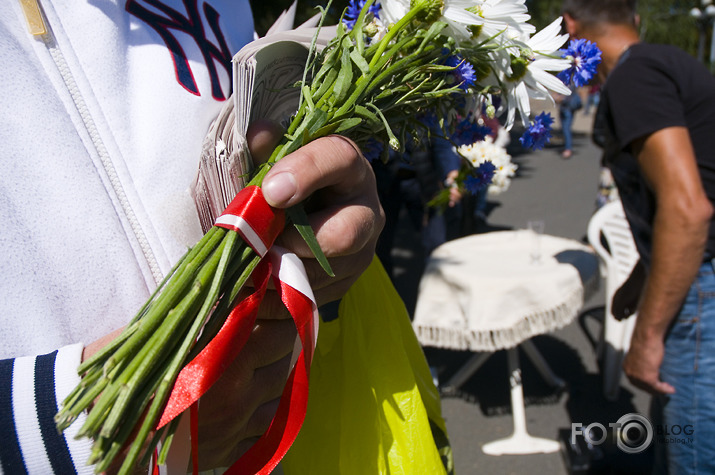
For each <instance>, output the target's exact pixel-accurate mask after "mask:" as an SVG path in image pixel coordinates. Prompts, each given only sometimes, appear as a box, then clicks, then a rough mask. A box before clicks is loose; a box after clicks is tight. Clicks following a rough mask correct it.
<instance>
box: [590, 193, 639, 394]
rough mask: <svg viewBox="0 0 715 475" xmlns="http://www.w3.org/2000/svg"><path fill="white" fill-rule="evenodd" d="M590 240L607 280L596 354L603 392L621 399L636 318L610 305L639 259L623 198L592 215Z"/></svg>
mask: <svg viewBox="0 0 715 475" xmlns="http://www.w3.org/2000/svg"><path fill="white" fill-rule="evenodd" d="M602 239H603V240H604V241H605V243H606V245H607V246H608V247H607V248H606V247H605V246H604V245H603V241H602ZM588 241H589V243H590V244H591V246H593V248H594V250H595V251H596V254H598V256H599V257H600V258H601V261H602V267H601V270H602V272H604V278H605V279H606V305H605V307H606V309H605V312H604V317H603V332H602V334H601V339H600V341H599V344H598V346H597V356H598V358H599V360H601V368H602V376H603V394H604V396H605V397H606V399H608V400H610V401H613V400H615V399H617V398H618V393H619V390H620V382H621V375H622V368H621V365H622V363H623V358H624V357H625V354H626V352H627V351H628V347H629V346H630V341H631V334H632V333H633V326H634V325H635V320H636V315H631V316H630V317H628V318H626V319H625V320H622V321H618V320H616V318H615V317H614V316H613V311H612V308H611V306H612V303H611V302H612V300H613V294H614V293H615V292H616V290H618V288H619V287H620V286H621V285H622V284H623V282H624V281H625V280H626V279H627V278H628V276H629V275H630V273H631V271H632V270H633V266H634V265H635V264H636V262H637V261H638V251H637V250H636V246H635V243H634V241H633V234H632V233H631V228H630V226H629V225H628V221H627V220H626V217H625V213H624V212H623V206H622V204H621V201H620V200H615V201H612V202H610V203H608V204H606V205H604V206H603V207H601V208H600V209H599V210H598V211H596V213H595V214H594V215H593V216H592V217H591V220H590V221H589V223H588Z"/></svg>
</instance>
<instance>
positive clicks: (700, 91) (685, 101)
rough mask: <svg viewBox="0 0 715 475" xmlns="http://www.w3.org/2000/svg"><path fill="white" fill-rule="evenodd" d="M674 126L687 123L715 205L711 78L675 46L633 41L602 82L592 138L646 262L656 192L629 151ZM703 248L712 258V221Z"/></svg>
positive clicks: (714, 119) (714, 223) (714, 245)
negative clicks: (608, 171) (600, 151)
mask: <svg viewBox="0 0 715 475" xmlns="http://www.w3.org/2000/svg"><path fill="white" fill-rule="evenodd" d="M675 126H682V127H687V128H688V130H689V132H690V138H691V141H692V143H693V147H694V149H695V157H696V161H697V164H698V169H699V171H700V178H701V180H702V182H703V186H704V188H705V192H706V193H707V196H708V197H709V198H710V202H711V203H713V204H714V205H715V78H714V77H713V76H712V75H711V74H710V72H709V71H708V70H707V69H706V68H705V67H704V66H703V65H702V64H701V63H700V62H698V61H697V60H695V58H693V57H691V56H690V55H688V54H687V53H685V52H683V51H681V50H680V49H678V48H676V47H673V46H668V45H651V44H643V43H640V44H635V45H632V46H631V47H630V48H629V49H628V50H627V51H626V52H625V53H624V54H623V56H622V57H621V59H620V61H619V63H618V65H617V66H616V67H615V68H614V69H613V71H612V72H611V74H610V75H609V77H608V80H607V81H606V84H605V85H604V88H603V91H602V95H601V102H600V104H599V110H598V113H597V115H596V121H595V124H594V140H595V141H596V143H598V144H599V145H601V146H602V147H603V148H604V162H605V164H606V166H608V167H609V168H610V169H611V171H612V173H613V178H614V181H615V182H616V186H617V187H618V192H619V194H620V197H621V201H622V202H623V208H624V210H625V212H626V216H627V218H628V221H629V223H630V225H631V230H632V231H633V236H634V238H635V242H636V246H637V247H638V251H639V253H640V255H641V258H642V259H643V261H644V264H646V266H648V267H649V266H650V255H651V235H652V223H653V218H654V215H655V196H654V195H653V191H652V190H651V188H650V187H649V186H648V184H647V183H646V182H645V180H644V178H643V176H642V174H641V173H640V170H639V168H638V163H637V161H636V159H635V157H634V156H633V155H632V154H631V144H632V143H633V141H634V140H636V139H639V138H641V137H645V136H647V135H650V134H652V133H654V132H657V131H658V130H661V129H664V128H667V127H675ZM676 158H677V157H674V159H676ZM706 252H707V255H709V256H711V257H715V221H712V222H711V223H710V234H709V238H708V244H707V251H706Z"/></svg>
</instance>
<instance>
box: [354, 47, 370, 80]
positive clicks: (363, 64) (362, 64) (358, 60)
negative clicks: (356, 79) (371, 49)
mask: <svg viewBox="0 0 715 475" xmlns="http://www.w3.org/2000/svg"><path fill="white" fill-rule="evenodd" d="M350 59H352V60H353V63H355V65H356V66H357V67H358V68H360V71H362V73H363V74H370V65H369V64H367V61H366V60H365V58H364V57H363V55H361V54H360V52H359V51H358V50H356V49H354V50H352V51H350Z"/></svg>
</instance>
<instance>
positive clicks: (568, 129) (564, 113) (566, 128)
mask: <svg viewBox="0 0 715 475" xmlns="http://www.w3.org/2000/svg"><path fill="white" fill-rule="evenodd" d="M573 114H574V111H572V110H571V109H569V108H567V107H562V108H560V109H559V118H560V119H561V131H562V133H563V134H564V150H571V149H573V130H572V129H573Z"/></svg>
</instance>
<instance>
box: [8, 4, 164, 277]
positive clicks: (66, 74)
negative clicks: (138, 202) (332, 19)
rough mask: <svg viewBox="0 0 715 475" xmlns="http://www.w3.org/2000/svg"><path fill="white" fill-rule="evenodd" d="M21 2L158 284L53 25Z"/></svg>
mask: <svg viewBox="0 0 715 475" xmlns="http://www.w3.org/2000/svg"><path fill="white" fill-rule="evenodd" d="M20 3H21V4H22V8H23V11H24V13H25V18H26V20H27V24H28V28H29V29H30V33H32V34H33V35H35V36H39V37H40V38H41V39H42V41H43V42H44V43H45V46H46V47H47V50H48V51H49V53H50V56H51V57H52V59H53V61H54V62H55V65H56V66H57V70H58V71H59V73H60V76H61V77H62V80H63V82H64V83H65V87H67V90H68V92H69V93H70V96H71V97H72V101H73V102H74V105H75V107H76V108H77V111H78V112H79V115H80V117H81V118H82V123H83V124H84V126H85V129H86V130H87V133H88V134H89V136H90V138H91V140H92V144H93V145H94V148H95V150H96V152H97V155H98V156H99V159H100V161H101V163H102V167H103V168H104V171H105V173H106V174H107V177H108V178H109V182H110V184H111V185H112V189H113V190H114V193H115V194H116V197H117V200H119V204H120V206H121V208H122V211H123V212H124V215H125V216H126V218H127V221H128V222H129V225H130V226H131V229H132V232H133V233H134V237H135V238H136V240H137V242H138V243H139V246H140V248H141V250H142V254H143V255H144V258H145V259H146V262H147V264H148V266H149V269H150V270H151V274H152V277H153V278H154V283H155V284H157V285H158V284H159V283H160V282H161V281H162V279H163V277H162V272H161V268H160V267H159V263H158V262H157V259H156V256H155V255H154V251H152V249H151V246H150V245H149V241H148V240H147V237H146V234H145V233H144V230H143V229H142V227H141V224H140V223H139V220H138V219H137V216H136V214H135V213H134V210H133V209H132V206H131V203H130V202H129V199H128V198H127V195H126V193H125V191H124V187H123V186H122V183H121V182H120V180H119V176H118V175H117V171H116V169H115V168H114V164H113V163H112V159H111V157H110V155H109V152H108V151H107V147H106V146H105V145H104V142H103V140H102V137H101V135H100V134H99V130H98V129H97V126H96V124H95V122H94V118H93V117H92V115H91V113H90V111H89V108H88V107H87V103H86V102H85V100H84V98H83V97H82V94H81V92H80V90H79V87H78V86H77V82H76V81H75V79H74V76H73V75H72V71H71V70H70V68H69V65H68V64H67V60H66V59H65V57H64V55H63V54H62V51H61V50H60V48H59V45H58V44H57V41H55V37H54V35H53V34H52V29H51V28H50V27H49V24H48V22H47V18H46V17H45V16H44V15H43V14H42V12H41V9H40V6H39V4H38V0H20Z"/></svg>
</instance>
